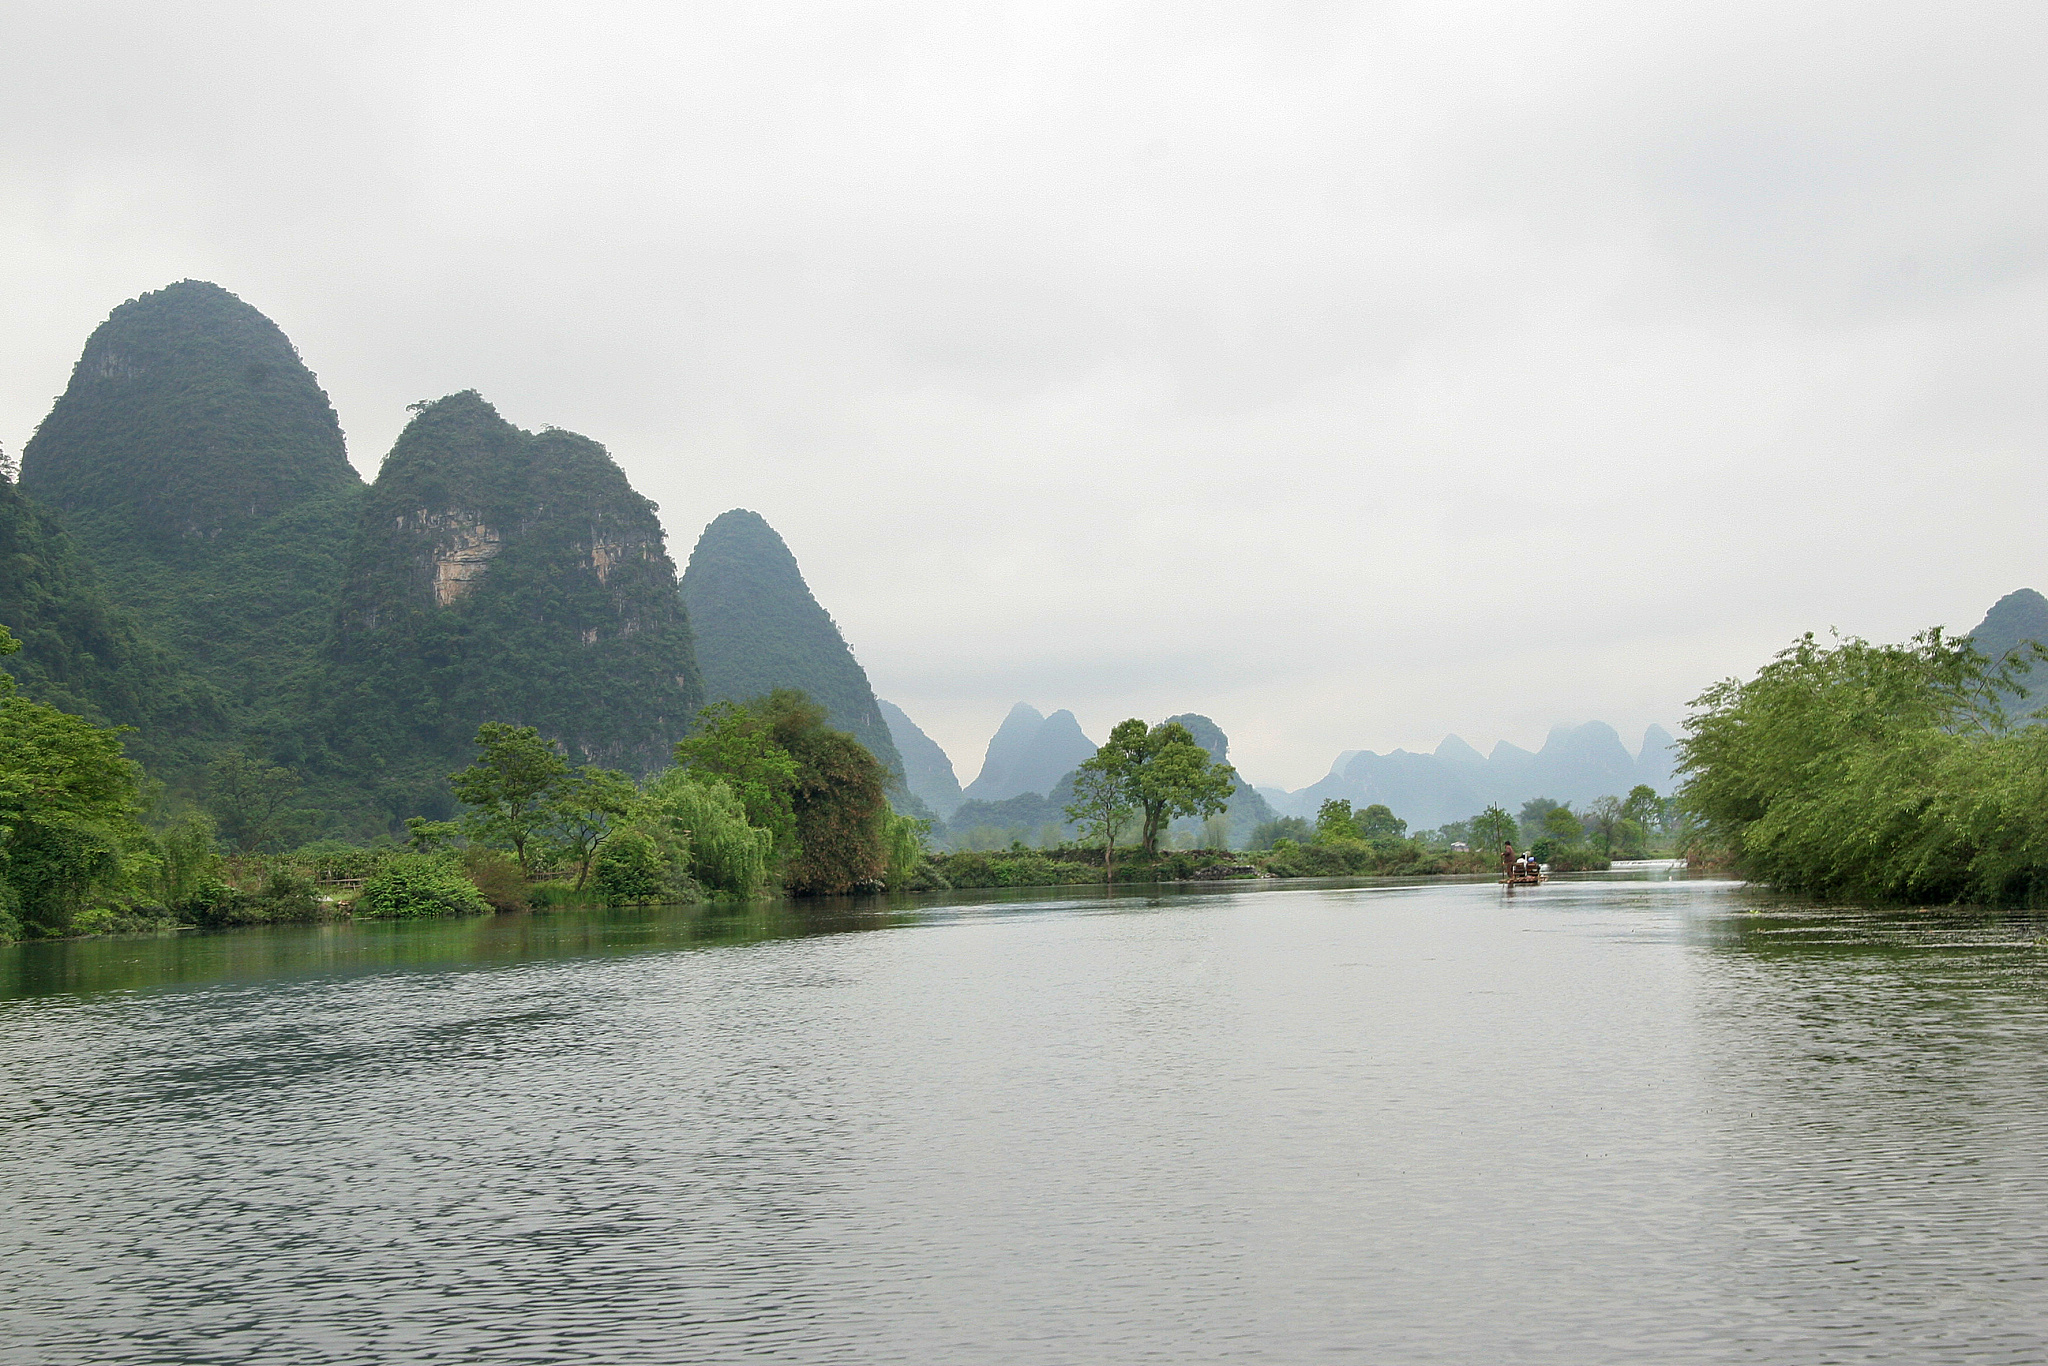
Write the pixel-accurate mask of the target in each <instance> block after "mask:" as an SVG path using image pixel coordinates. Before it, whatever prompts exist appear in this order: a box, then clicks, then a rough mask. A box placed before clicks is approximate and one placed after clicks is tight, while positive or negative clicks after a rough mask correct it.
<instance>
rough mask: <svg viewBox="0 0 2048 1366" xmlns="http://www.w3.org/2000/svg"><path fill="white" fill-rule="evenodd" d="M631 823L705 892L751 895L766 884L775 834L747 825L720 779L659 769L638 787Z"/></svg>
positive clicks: (742, 809) (682, 770)
mask: <svg viewBox="0 0 2048 1366" xmlns="http://www.w3.org/2000/svg"><path fill="white" fill-rule="evenodd" d="M633 822H634V826H635V828H636V829H639V830H641V831H643V832H645V833H646V834H648V835H649V836H650V837H651V838H652V839H653V840H654V842H655V844H656V845H657V847H659V848H660V849H661V850H662V851H663V855H664V858H665V859H666V860H667V861H668V862H669V863H670V864H671V865H672V866H673V867H674V869H675V871H676V872H678V873H680V874H682V875H683V876H685V877H688V878H690V879H693V880H694V881H695V882H696V883H697V884H698V885H700V886H702V887H704V888H705V889H707V890H709V891H713V892H720V893H724V894H726V895H728V896H753V895H755V894H756V893H758V892H759V891H760V890H761V888H762V886H763V885H764V884H765V883H766V881H767V879H768V870H769V867H770V863H771V861H772V860H773V858H774V856H775V835H774V832H773V831H769V830H764V829H761V828H760V827H758V826H754V825H750V824H748V823H747V809H746V807H745V806H744V805H743V804H742V803H741V801H740V799H739V798H738V797H736V796H734V795H733V791H732V788H731V787H730V786H728V785H727V782H726V780H725V779H724V778H721V777H718V776H716V775H713V774H709V773H704V772H701V771H697V770H692V769H686V768H680V767H679V768H669V769H663V770H662V771H661V772H660V773H657V774H655V775H654V776H653V777H651V778H649V779H648V780H647V781H646V782H645V783H644V784H642V785H641V789H640V803H639V805H638V806H637V807H636V808H635V810H634V814H633Z"/></svg>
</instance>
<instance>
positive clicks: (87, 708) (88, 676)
mask: <svg viewBox="0 0 2048 1366" xmlns="http://www.w3.org/2000/svg"><path fill="white" fill-rule="evenodd" d="M0 622H4V623H5V624H6V625H7V626H9V627H11V628H12V629H13V632H14V635H15V637H16V638H17V639H18V640H19V641H20V642H21V653H20V654H18V655H15V656H14V657H13V658H12V659H10V660H9V661H8V664H7V668H8V671H9V672H10V673H11V674H13V675H14V677H15V679H16V680H17V681H18V682H19V684H20V686H21V691H22V692H23V693H24V694H26V695H27V696H29V697H33V698H35V699H36V700H37V701H40V702H46V703H48V704H49V705H51V706H53V707H56V708H57V709H59V710H60V711H66V712H70V713H72V714H74V715H78V716H83V717H85V718H87V719H88V720H91V721H94V722H97V723H99V724H101V725H126V726H132V727H134V728H135V729H134V733H133V734H132V735H131V736H130V737H129V739H128V749H129V752H130V753H131V754H132V755H133V757H135V758H137V759H139V760H141V761H142V762H143V763H145V764H147V765H148V766H149V768H150V770H151V771H152V772H153V773H155V774H156V775H157V776H159V777H162V778H165V779H168V780H171V781H174V782H175V781H177V780H179V779H184V780H185V783H186V785H187V786H190V785H193V784H196V782H197V775H198V774H199V772H200V771H201V770H202V769H203V768H204V766H205V763H206V761H207V759H208V757H209V756H210V755H211V754H213V753H214V752H215V751H216V750H217V748H218V747H219V745H220V744H221V743H222V742H223V740H224V739H225V737H226V735H227V732H228V720H227V715H226V713H225V711H224V710H223V708H222V705H221V702H220V699H219V697H218V695H217V694H216V693H215V691H214V689H213V688H212V687H210V686H209V685H208V684H206V683H205V682H203V681H202V680H201V679H200V678H199V677H198V676H197V675H196V674H194V673H193V672H192V671H191V670H190V669H189V668H188V667H187V666H186V665H185V664H183V663H182V662H181V661H179V660H178V659H177V658H176V657H174V656H173V655H172V654H171V653H170V651H168V650H166V649H164V648H163V647H162V646H160V645H158V644H157V643H156V642H155V641H153V640H151V639H150V638H148V637H147V636H146V635H145V634H144V633H143V632H142V631H141V630H140V629H139V628H138V627H137V625H136V623H135V620H134V618H133V617H132V616H131V615H130V614H129V613H128V612H126V611H124V610H122V609H121V608H119V607H116V606H115V605H114V603H113V602H112V600H111V599H109V598H108V596H107V594H106V592H105V590H104V589H103V588H102V587H101V586H100V584H99V583H98V581H97V579H96V578H95V576H94V574H93V572H92V570H91V569H90V568H89V567H88V566H87V565H86V563H85V561H84V559H83V557H81V556H80V555H79V553H78V551H77V549H76V547H75V545H74V543H73V542H72V540H71V538H70V536H68V535H67V534H66V533H65V531H64V530H63V528H62V527H61V525H60V524H59V519H58V517H57V516H56V514H54V513H52V512H51V511H50V510H49V509H48V508H45V507H42V506H40V505H38V504H37V503H35V502H34V501H33V500H31V499H30V498H29V497H28V496H27V495H25V494H24V493H23V492H22V491H21V489H20V488H19V487H17V486H16V485H14V484H12V483H9V482H7V481H6V480H4V479H0Z"/></svg>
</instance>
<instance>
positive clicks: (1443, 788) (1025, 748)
mask: <svg viewBox="0 0 2048 1366" xmlns="http://www.w3.org/2000/svg"><path fill="white" fill-rule="evenodd" d="M883 705H884V709H885V714H888V715H890V716H891V718H892V719H891V723H890V724H891V725H892V727H894V728H895V730H896V734H897V747H898V748H899V749H901V750H903V751H904V752H905V753H906V754H907V753H909V752H911V750H912V749H913V748H914V749H916V750H917V751H918V752H919V753H920V754H921V755H923V756H924V757H923V758H922V759H921V761H920V762H919V763H918V764H916V765H914V766H913V767H912V769H911V776H910V787H911V790H912V791H913V792H915V793H916V794H917V795H918V796H919V797H920V798H922V799H923V800H924V802H925V803H926V804H927V805H928V806H930V807H931V808H932V809H933V810H934V811H936V812H939V813H940V814H941V815H942V816H944V817H945V819H946V821H947V822H948V824H949V826H950V827H951V828H952V830H953V832H954V833H955V834H956V835H958V834H961V833H963V832H965V831H966V830H968V829H969V828H972V827H982V828H986V829H989V830H1012V831H1017V832H1019V837H1020V838H1021V837H1023V832H1037V831H1039V830H1041V829H1042V828H1043V827H1045V826H1048V825H1060V824H1063V823H1064V817H1063V816H1062V815H1061V813H1060V807H1061V806H1062V805H1064V804H1065V802H1066V801H1067V800H1068V794H1069V793H1070V791H1071V788H1072V781H1073V773H1074V770H1075V768H1076V767H1077V766H1078V765H1079V764H1080V763H1081V761H1082V760H1084V759H1087V758H1088V757H1089V756H1091V755H1092V754H1094V753H1095V748H1096V746H1095V742H1094V741H1093V740H1091V739H1089V738H1088V736H1087V735H1086V734H1085V733H1084V732H1083V731H1082V730H1081V726H1080V723H1079V722H1078V721H1076V720H1075V719H1074V715H1073V713H1072V712H1069V711H1056V712H1054V713H1052V715H1050V716H1047V715H1044V714H1042V713H1041V712H1039V710H1038V709H1037V708H1036V707H1033V706H1031V705H1029V704H1028V703H1024V702H1019V703H1018V704H1017V705H1016V706H1014V707H1012V708H1011V709H1010V714H1009V715H1008V716H1006V717H1004V718H1003V723H1002V725H1001V726H1000V727H998V728H997V730H996V733H995V735H994V736H993V737H992V738H991V739H990V740H989V744H988V753H987V757H986V758H985V759H984V760H983V761H982V767H981V772H980V773H979V774H978V775H977V776H976V777H975V779H974V781H973V782H972V783H970V784H969V785H968V786H967V788H966V789H965V791H964V792H960V789H959V788H958V787H957V785H956V781H955V776H954V772H953V766H952V764H951V762H950V761H949V760H947V759H946V757H945V751H944V750H942V749H940V747H939V746H938V745H937V744H935V743H933V742H932V740H931V738H930V737H929V736H927V735H925V733H924V732H923V731H921V730H919V729H917V727H916V726H915V724H914V723H912V722H911V720H910V718H909V717H907V716H904V715H903V713H902V712H901V711H900V710H899V709H897V708H895V707H892V706H889V705H888V704H886V703H885V704H883ZM899 718H900V719H899ZM1168 719H1169V720H1173V721H1178V722H1180V723H1181V724H1182V725H1184V726H1186V727H1187V728H1188V729H1189V731H1190V732H1192V733H1193V734H1194V737H1195V740H1196V742H1197V743H1198V744H1200V745H1201V746H1202V747H1203V748H1205V749H1207V750H1208V751H1209V753H1210V756H1211V757H1212V758H1215V759H1217V760H1219V761H1222V762H1226V763H1227V762H1229V757H1228V756H1229V746H1230V741H1229V739H1228V737H1227V736H1225V735H1224V733H1223V731H1222V729H1221V728H1220V727H1218V726H1217V725H1216V723H1215V722H1213V721H1211V720H1210V719H1209V718H1208V717H1206V716H1200V715H1196V714H1194V713H1187V714H1184V715H1180V716H1174V717H1169V718H1168ZM1673 761H1674V753H1673V748H1672V737H1671V733H1670V732H1669V731H1667V730H1665V729H1664V727H1662V726H1651V727H1650V728H1649V729H1648V730H1647V731H1645V732H1644V734H1643V741H1642V744H1641V745H1640V746H1639V747H1638V749H1637V751H1636V752H1634V753H1631V752H1630V751H1629V750H1628V749H1627V748H1626V747H1625V746H1624V745H1623V744H1622V742H1621V737H1620V736H1619V735H1617V734H1616V733H1615V730H1614V728H1613V727H1612V726H1609V725H1605V724H1603V723H1601V722H1598V721H1593V722H1588V723H1587V724H1585V725H1582V726H1560V727H1558V728H1557V729H1555V730H1553V731H1551V733H1550V736H1549V738H1548V740H1546V741H1545V743H1544V745H1543V748H1542V749H1540V750H1538V751H1536V752H1535V753H1531V752H1530V751H1528V750H1525V749H1522V748H1521V747H1519V746H1517V745H1512V744H1509V743H1507V742H1506V741H1503V742H1501V743H1500V744H1497V745H1495V746H1494V747H1493V752H1492V753H1490V754H1484V755H1482V754H1481V753H1479V751H1477V750H1475V749H1473V748H1472V746H1470V745H1468V744H1466V743H1465V742H1464V741H1463V740H1461V739H1459V738H1458V737H1457V736H1455V735H1452V736H1446V737H1445V738H1444V741H1443V743H1442V744H1440V745H1438V746H1437V747H1436V751H1435V752H1434V753H1431V754H1411V753H1409V752H1407V751H1405V750H1395V751H1394V752H1392V753H1391V754H1375V753H1373V752H1372V751H1370V750H1364V751H1360V750H1347V751H1346V752H1345V753H1343V754H1340V755H1339V756H1337V762H1336V763H1335V764H1333V765H1331V769H1330V773H1329V775H1328V776H1327V777H1325V778H1323V779H1322V780H1321V781H1320V782H1317V783H1314V784H1312V785H1310V786H1308V787H1305V788H1302V789H1301V790H1300V791H1297V792H1289V791H1286V790H1285V789H1282V788H1277V787H1263V788H1256V789H1254V788H1250V787H1247V786H1245V785H1244V783H1243V780H1242V776H1240V782H1239V791H1238V795H1237V796H1236V797H1235V798H1233V799H1232V801H1231V805H1230V810H1229V813H1228V814H1229V819H1230V824H1231V837H1232V838H1233V839H1238V840H1241V839H1243V838H1245V837H1246V836H1248V835H1249V834H1250V831H1251V828H1252V827H1253V826H1254V825H1256V824H1258V823H1259V822H1261V821H1266V820H1270V819H1272V818H1273V817H1274V816H1276V815H1280V816H1303V817H1309V818H1313V817H1314V816H1315V814H1316V810H1317V809H1318V808H1319V807H1320V806H1321V805H1322V804H1323V803H1324V802H1325V801H1328V800H1330V799H1332V798H1342V799H1344V800H1347V801H1349V802H1350V803H1351V804H1352V805H1353V806H1354V807H1362V806H1369V805H1372V804H1373V803H1375V802H1378V803H1382V804H1384V805H1386V806H1388V807H1390V808H1391V809H1392V810H1393V812H1394V814H1395V815H1397V816H1399V817H1401V818H1402V819H1403V820H1405V821H1407V822H1408V824H1409V826H1410V827H1411V828H1413V829H1418V830H1420V829H1429V828H1433V827H1435V826H1440V825H1444V824H1446V823H1448V822H1451V821H1461V820H1465V819H1467V818H1468V817H1471V816H1474V815H1477V814H1478V813H1479V812H1481V811H1483V810H1485V809H1486V808H1487V807H1488V806H1491V805H1496V804H1497V805H1500V806H1504V807H1507V808H1508V809H1509V810H1511V811H1512V810H1515V809H1518V808H1519V807H1520V806H1521V804H1522V803H1523V802H1526V801H1528V800H1530V799H1531V798H1534V797H1549V798H1551V799H1552V800H1553V801H1559V802H1565V803H1567V804H1571V805H1575V806H1583V805H1585V804H1586V803H1587V802H1590V801H1593V800H1594V799H1596V798H1599V797H1607V796H1614V797H1619V796H1625V795H1626V794H1627V793H1628V790H1629V789H1630V788H1632V787H1634V786H1636V785H1637V784H1639V783H1642V784H1648V785H1649V786H1650V787H1652V788H1654V789H1655V790H1656V791H1657V792H1658V793H1659V794H1662V795H1669V793H1670V792H1671V789H1672V786H1673V781H1672V764H1673ZM955 793H959V795H958V796H956V795H954V794H955Z"/></svg>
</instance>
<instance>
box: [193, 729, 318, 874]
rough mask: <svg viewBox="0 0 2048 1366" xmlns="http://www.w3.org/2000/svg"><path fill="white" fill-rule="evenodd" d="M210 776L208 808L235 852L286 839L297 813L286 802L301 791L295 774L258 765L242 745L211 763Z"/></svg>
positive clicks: (254, 849) (255, 848)
mask: <svg viewBox="0 0 2048 1366" xmlns="http://www.w3.org/2000/svg"><path fill="white" fill-rule="evenodd" d="M206 778H207V782H206V805H207V809H208V810H209V811H211V812H212V813H213V817H214V819H215V820H216V821H218V822H219V824H220V836H221V838H222V839H224V840H226V841H227V842H228V844H229V846H230V847H231V848H233V849H234V850H235V852H236V853H240V854H253V853H256V852H257V851H258V850H261V849H266V848H270V847H273V846H275V845H277V844H279V843H281V842H283V841H284V840H285V838H286V836H287V835H288V834H289V832H290V827H291V826H292V824H293V819H292V818H293V816H294V815H295V814H296V813H294V812H293V811H291V810H290V809H289V808H288V806H287V803H289V802H290V801H291V799H292V798H293V797H295V796H297V795H298V792H299V775H298V774H297V773H294V772H293V771H292V770H291V769H288V768H281V767H274V766H270V765H266V764H261V763H258V762H257V761H256V760H254V759H251V758H250V757H249V756H248V755H247V754H245V753H243V752H242V751H241V750H239V749H238V750H233V751H230V752H229V753H227V754H224V755H222V756H221V757H220V758H218V759H216V760H214V761H213V763H212V764H210V765H208V767H207V772H206Z"/></svg>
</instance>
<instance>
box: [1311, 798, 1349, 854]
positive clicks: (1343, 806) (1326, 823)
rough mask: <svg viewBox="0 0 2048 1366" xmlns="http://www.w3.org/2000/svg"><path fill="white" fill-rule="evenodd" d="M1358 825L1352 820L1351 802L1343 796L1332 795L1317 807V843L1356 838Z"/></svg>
mask: <svg viewBox="0 0 2048 1366" xmlns="http://www.w3.org/2000/svg"><path fill="white" fill-rule="evenodd" d="M1357 838H1358V827H1357V826H1356V825H1355V824H1353V823H1352V820H1351V803H1350V802H1347V801H1345V800H1344V799H1342V798H1341V797H1332V798H1331V799H1329V800H1328V801H1326V802H1324V803H1323V804H1322V805H1321V806H1319V807H1317V808H1316V833H1315V841H1316V843H1317V844H1329V843H1332V842H1333V841H1336V840H1355V839H1357Z"/></svg>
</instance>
